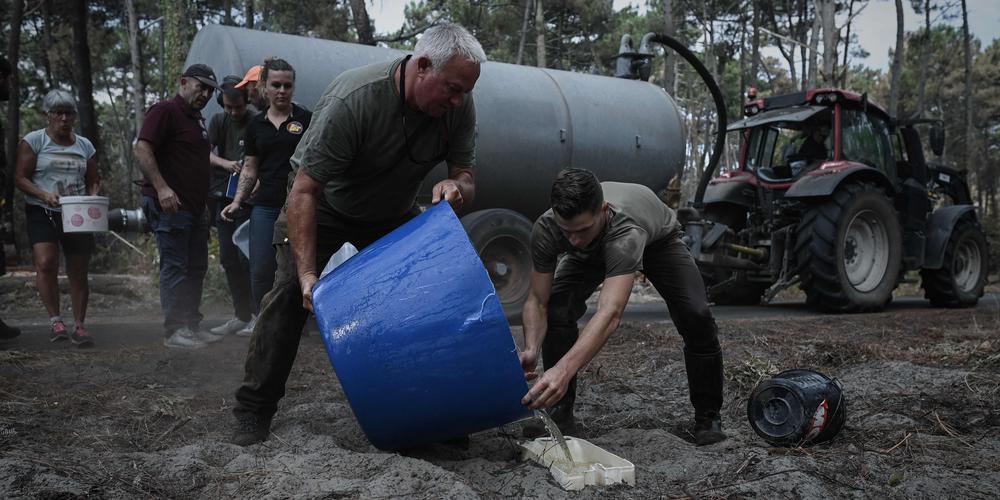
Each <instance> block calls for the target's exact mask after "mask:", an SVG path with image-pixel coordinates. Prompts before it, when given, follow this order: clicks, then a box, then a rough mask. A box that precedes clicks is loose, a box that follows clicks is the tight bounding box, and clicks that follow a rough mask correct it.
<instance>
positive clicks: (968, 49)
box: [897, 0, 979, 181]
mask: <svg viewBox="0 0 1000 500" xmlns="http://www.w3.org/2000/svg"><path fill="white" fill-rule="evenodd" d="M897 1H899V0H897ZM962 37H963V42H962V44H963V46H964V47H963V48H964V50H965V90H964V91H963V92H962V99H963V100H964V101H965V155H964V158H962V159H963V160H964V163H965V165H963V168H964V169H969V168H971V167H972V161H971V160H972V39H971V37H970V36H969V10H968V9H967V8H966V6H965V0H962ZM977 171H978V169H977ZM976 180H977V181H979V178H978V176H977V179H976Z"/></svg>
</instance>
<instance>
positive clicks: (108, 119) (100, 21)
mask: <svg viewBox="0 0 1000 500" xmlns="http://www.w3.org/2000/svg"><path fill="white" fill-rule="evenodd" d="M389 1H392V0H330V1H320V2H302V1H301V0H244V1H240V0H94V1H84V0H5V1H3V2H0V36H2V37H3V42H4V44H5V45H6V50H4V56H5V57H6V58H7V59H8V60H10V61H12V62H15V61H16V66H17V68H16V71H15V75H14V82H13V89H12V90H13V91H12V95H11V100H10V102H8V103H6V104H0V108H5V109H4V111H5V112H4V114H3V115H2V116H3V118H2V119H0V121H2V123H3V125H4V133H3V137H4V140H3V141H2V143H0V147H3V149H4V150H5V151H4V152H3V153H4V154H5V155H6V156H5V158H6V165H7V167H6V169H5V170H6V171H5V172H3V173H4V174H5V175H6V178H7V179H8V180H12V179H13V168H14V161H13V160H14V158H13V153H14V151H15V150H16V146H17V143H18V141H19V140H20V138H21V137H23V135H24V134H25V133H27V132H28V131H31V130H35V129H38V128H42V127H44V123H45V120H44V115H43V114H42V113H41V98H42V96H44V95H45V93H46V92H47V91H48V90H50V89H53V88H64V89H67V90H70V91H72V92H73V93H74V94H75V95H76V96H77V98H78V101H79V103H80V110H79V111H80V113H79V117H78V122H79V123H78V132H79V133H80V134H81V135H83V136H85V137H88V138H90V139H91V140H92V141H93V142H94V143H95V145H96V146H97V148H98V152H99V158H100V168H101V174H102V178H103V187H102V191H103V193H102V194H105V195H106V196H109V197H110V198H111V206H112V207H136V206H138V202H139V200H138V197H139V195H138V188H137V186H136V184H135V183H136V181H137V180H139V179H141V174H140V173H139V171H138V169H137V166H136V164H135V160H134V157H133V154H132V147H133V142H134V138H135V136H136V132H137V130H138V128H139V126H140V125H141V123H142V120H143V114H144V110H145V109H146V108H147V107H148V106H149V105H151V104H152V103H154V102H156V101H158V100H160V99H163V98H167V97H170V96H172V95H173V94H174V92H175V91H176V85H177V79H178V75H179V74H180V73H181V71H182V70H183V68H182V65H183V63H184V59H185V57H186V55H187V50H188V47H189V46H190V43H191V41H192V39H193V38H194V35H195V34H196V33H197V31H198V30H199V29H200V28H201V27H202V26H205V25H207V24H213V23H215V24H225V25H234V26H241V27H246V28H250V29H258V30H266V31H273V32H281V33H288V34H295V35H302V36H310V37H319V38H325V39H330V40H339V41H347V42H355V43H363V44H369V45H383V46H389V47H394V48H399V49H403V50H408V49H412V47H413V45H414V43H415V42H416V39H417V37H418V35H419V34H420V33H422V32H423V31H424V30H426V29H427V28H428V27H430V26H433V25H435V24H437V23H441V22H448V21H450V22H456V23H459V24H461V25H463V26H465V27H466V28H468V29H469V30H470V31H471V32H472V33H473V34H474V35H475V36H476V37H477V38H478V39H479V40H480V41H481V43H482V45H483V48H484V49H485V50H486V52H487V56H488V57H489V59H490V60H493V61H500V62H506V63H513V64H524V65H531V66H539V67H548V68H556V69H564V70H570V71H580V72H592V73H599V74H606V75H610V74H612V73H613V71H614V60H613V58H614V55H615V54H616V53H617V52H618V48H619V42H620V40H621V36H622V35H623V34H626V33H629V34H631V35H632V36H633V37H634V38H635V39H636V40H638V38H639V37H641V36H642V35H643V34H644V33H647V32H651V31H652V32H658V33H666V34H669V35H672V36H674V37H676V38H678V39H680V40H681V41H682V42H684V43H686V44H687V45H688V46H689V47H691V48H692V50H693V51H694V52H695V53H696V54H698V55H699V57H701V59H702V60H703V61H704V62H705V63H706V65H707V67H708V68H709V69H710V71H711V72H712V73H713V75H714V76H715V78H716V80H717V81H718V82H719V84H720V86H721V88H722V89H723V91H724V94H725V96H726V102H727V106H728V110H727V111H728V114H729V116H730V117H731V118H730V119H735V118H733V117H739V116H741V115H742V103H743V102H744V101H745V98H746V96H745V92H746V90H747V89H748V88H750V87H754V88H756V89H758V92H759V94H760V95H761V96H769V95H776V94H782V93H787V92H793V91H796V90H801V89H807V88H814V87H826V86H833V87H842V88H846V89H849V90H853V91H855V92H859V93H860V92H867V93H868V94H869V96H870V97H871V98H872V99H873V100H875V101H877V102H879V103H880V104H882V105H883V106H885V107H886V108H887V109H888V110H889V111H890V114H892V115H893V116H897V117H901V118H916V117H924V118H934V119H940V120H942V123H943V125H944V129H945V132H946V147H945V154H944V156H943V157H941V158H933V157H932V156H929V155H928V158H933V161H934V162H936V163H942V164H945V165H948V166H950V167H952V168H955V169H958V170H962V171H965V172H967V175H968V180H969V183H970V185H971V188H972V192H973V196H974V199H975V200H976V202H977V204H978V205H979V207H980V209H981V216H982V217H983V220H984V221H985V222H986V225H987V227H988V229H989V230H990V232H991V234H992V235H994V236H993V238H992V239H993V241H994V244H993V246H992V247H993V249H994V253H996V252H997V251H998V250H1000V244H998V243H997V241H996V238H995V235H996V234H998V233H1000V207H998V206H997V188H998V185H1000V178H998V177H1000V175H998V174H1000V38H994V39H993V40H991V41H990V42H989V43H988V44H987V45H985V46H984V44H983V43H982V42H981V41H980V40H979V39H977V38H976V37H974V36H972V35H971V34H970V32H969V28H968V26H969V23H968V19H969V17H970V16H983V15H993V16H996V15H1000V13H998V12H970V11H969V8H968V5H967V4H966V1H965V0H894V4H895V10H896V13H897V15H896V18H895V19H886V20H885V23H883V24H882V26H883V29H885V30H890V31H892V32H893V33H894V34H895V36H896V37H895V41H896V43H895V44H894V46H893V47H890V48H888V50H889V51H890V54H891V61H892V63H891V66H890V68H888V69H887V70H883V69H880V68H872V67H869V66H867V65H865V64H864V63H863V62H864V59H865V57H866V56H867V55H868V51H869V50H879V51H884V50H887V48H886V47H862V46H861V45H860V43H859V38H858V33H857V30H856V29H852V28H853V24H854V21H855V20H856V18H857V16H858V15H860V13H863V12H864V11H865V9H866V8H867V7H868V6H869V4H870V3H874V2H876V1H884V0H842V1H834V0H774V1H765V0H706V1H694V0H649V1H648V2H646V3H645V5H644V6H643V8H638V7H636V6H629V7H625V8H620V9H616V8H615V5H616V3H615V2H614V1H613V0H417V1H411V2H409V3H408V4H407V5H406V7H405V9H404V17H405V20H404V22H403V24H402V26H401V27H400V28H399V29H398V30H397V31H394V32H387V33H379V32H376V30H375V27H374V26H375V25H374V23H373V22H372V18H371V12H372V9H373V8H375V7H376V6H377V4H380V3H381V2H389ZM904 2H906V3H908V4H909V5H908V7H910V8H912V9H913V10H914V11H915V12H916V13H917V14H919V15H920V16H921V17H922V21H923V22H922V23H921V26H920V28H919V29H916V30H911V31H906V30H905V29H904V25H903V9H904ZM274 55H277V56H280V55H281V54H280V53H276V54H274ZM653 64H654V68H653V76H652V78H651V81H652V82H654V83H656V84H658V85H661V86H663V87H664V88H665V89H667V91H668V92H669V93H670V94H671V95H672V96H673V97H674V98H675V100H676V101H677V103H678V104H679V106H680V107H681V110H682V113H683V114H684V116H685V118H686V125H687V152H688V155H687V160H686V164H685V168H684V170H683V173H682V178H681V181H682V184H683V189H682V193H683V197H682V200H689V199H690V198H691V193H692V192H693V187H694V185H695V184H696V182H697V179H698V177H699V176H700V175H701V174H702V172H703V170H704V168H705V165H706V164H707V162H708V154H707V153H708V151H710V149H711V141H712V138H713V136H714V133H715V128H716V127H717V126H718V123H717V117H716V112H715V109H714V107H713V104H712V101H711V97H710V95H709V93H708V92H707V90H706V89H705V87H704V85H703V84H702V83H701V82H700V80H699V78H698V76H697V75H696V74H695V73H694V71H693V70H692V69H691V68H690V67H689V66H688V65H687V64H686V63H685V62H684V61H682V60H680V58H678V57H676V56H673V55H672V54H669V53H668V54H666V55H665V56H664V57H657V58H655V59H654V63H653ZM222 76H223V75H218V77H219V78H220V79H221V78H222ZM736 146H737V145H734V144H729V145H728V148H727V155H726V157H725V158H724V159H723V162H724V163H723V165H724V167H723V168H725V167H726V166H727V165H732V164H733V162H734V157H735V154H734V153H733V151H734V148H735V147H736ZM12 184H13V183H12V182H4V183H3V185H4V186H5V192H4V193H3V199H4V202H3V205H4V206H3V213H2V221H3V223H4V224H5V225H7V227H8V228H13V230H14V231H13V232H14V234H16V235H17V238H16V244H9V245H7V254H8V260H9V261H10V262H11V264H17V263H21V264H26V263H28V256H29V248H28V246H27V241H26V238H25V236H24V231H23V220H21V219H23V211H22V210H19V209H18V207H20V206H22V205H23V201H22V199H21V196H20V194H19V193H16V192H15V190H14V189H13V185H12ZM19 228H20V229H21V230H19ZM129 239H131V240H132V243H133V244H134V245H135V246H136V250H132V249H129V248H126V246H124V243H119V241H118V240H114V239H111V238H107V239H106V240H105V241H104V243H106V244H105V245H103V246H102V249H101V250H100V251H99V252H98V254H97V255H95V260H94V263H93V268H94V269H95V270H98V271H104V272H142V271H143V270H148V271H152V268H153V266H154V261H153V259H154V258H155V253H156V252H155V250H154V249H153V245H152V243H151V241H150V239H149V237H148V236H143V235H131V236H129ZM994 262H996V260H995V259H994ZM211 267H214V268H218V267H219V266H211ZM216 271H217V269H216ZM215 274H217V273H215ZM219 279H221V278H220V277H218V276H216V280H219ZM219 285H220V286H219V288H221V282H220V283H219ZM210 288H211V287H210Z"/></svg>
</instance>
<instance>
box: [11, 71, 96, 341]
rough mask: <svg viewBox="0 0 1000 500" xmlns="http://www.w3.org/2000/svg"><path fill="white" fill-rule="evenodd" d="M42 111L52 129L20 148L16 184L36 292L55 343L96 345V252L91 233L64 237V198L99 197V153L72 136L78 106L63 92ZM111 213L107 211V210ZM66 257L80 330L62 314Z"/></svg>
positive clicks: (49, 97) (27, 138) (54, 94)
mask: <svg viewBox="0 0 1000 500" xmlns="http://www.w3.org/2000/svg"><path fill="white" fill-rule="evenodd" d="M42 111H44V112H45V114H46V117H47V118H48V126H46V127H45V128H43V129H40V130H35V131H34V132H31V133H29V134H27V135H25V136H24V139H22V140H21V142H20V144H18V146H17V165H16V166H17V170H16V173H15V175H14V182H15V183H16V184H17V187H18V189H20V190H21V191H23V192H24V201H25V207H24V212H25V219H26V223H27V226H28V240H29V241H30V242H31V253H32V255H33V256H34V261H35V286H36V288H37V289H38V294H39V295H41V297H42V303H43V304H44V305H45V309H46V310H47V311H48V314H49V323H50V324H51V325H52V336H51V337H50V339H51V340H52V341H53V342H56V341H63V340H70V341H72V342H73V343H74V344H76V345H79V346H90V345H93V343H94V342H93V339H92V338H91V337H90V334H88V333H87V329H86V327H84V320H85V319H86V316H87V300H88V297H89V295H90V288H89V287H88V285H87V268H88V266H89V265H90V255H91V254H92V253H93V251H94V236H93V234H91V233H70V232H63V223H62V213H61V212H62V208H61V206H60V201H59V199H60V197H62V196H85V195H90V196H96V195H97V191H98V189H99V188H100V183H101V181H100V176H99V174H98V171H97V151H96V150H95V149H94V145H93V144H92V143H91V142H90V141H89V140H88V139H87V138H86V137H81V136H79V135H77V134H76V133H74V132H73V125H74V124H75V123H76V100H75V99H74V98H73V95H72V94H70V93H69V92H66V91H64V90H53V91H51V92H49V93H48V94H46V95H45V98H44V100H43V101H42ZM105 212H106V210H105ZM60 245H62V249H63V254H64V255H65V256H66V276H67V277H68V278H69V286H70V298H71V301H72V305H73V319H74V321H75V328H74V329H73V331H72V333H71V332H70V331H69V330H68V329H67V328H66V325H65V323H64V322H63V319H62V316H61V315H60V312H59V282H58V274H59V246H60Z"/></svg>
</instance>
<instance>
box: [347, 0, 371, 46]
mask: <svg viewBox="0 0 1000 500" xmlns="http://www.w3.org/2000/svg"><path fill="white" fill-rule="evenodd" d="M351 14H352V15H351V17H353V18H354V29H355V31H357V32H358V43H360V44H362V45H375V29H374V28H372V22H371V19H369V18H368V9H366V8H365V0H351Z"/></svg>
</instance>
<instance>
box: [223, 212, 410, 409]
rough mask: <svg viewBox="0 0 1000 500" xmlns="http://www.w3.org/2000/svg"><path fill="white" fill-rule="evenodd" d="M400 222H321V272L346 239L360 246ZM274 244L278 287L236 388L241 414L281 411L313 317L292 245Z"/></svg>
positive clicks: (266, 302) (268, 299)
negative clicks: (305, 300) (367, 224)
mask: <svg viewBox="0 0 1000 500" xmlns="http://www.w3.org/2000/svg"><path fill="white" fill-rule="evenodd" d="M401 223H402V221H400V222H398V223H394V224H389V225H381V226H370V227H355V226H350V225H344V226H343V227H337V228H327V227H324V226H319V227H317V235H316V270H317V272H319V271H321V270H322V269H323V267H324V266H326V263H327V261H328V260H330V257H331V256H332V255H333V254H334V252H336V251H337V250H339V249H340V247H341V246H342V245H343V244H344V243H346V242H348V241H349V242H351V244H353V245H354V246H355V247H357V248H358V249H359V250H360V249H362V248H364V247H366V246H368V245H370V244H371V243H373V242H374V241H375V240H377V239H379V238H381V237H382V236H384V235H385V234H388V233H389V232H390V231H392V229H395V228H396V227H398V226H399V224H401ZM275 249H276V261H277V271H276V272H275V274H274V286H273V287H272V288H271V291H270V292H268V293H267V294H266V295H264V299H263V300H262V301H261V307H260V314H259V315H258V317H257V324H256V326H254V329H253V333H252V334H251V335H250V345H249V347H248V349H247V358H246V363H245V368H244V369H245V371H244V376H243V385H242V386H240V388H239V389H237V390H236V406H235V407H234V408H233V413H234V414H236V415H237V416H240V415H246V414H251V415H255V416H258V417H271V416H272V415H274V413H275V412H276V411H277V409H278V401H279V400H280V399H281V398H282V397H284V395H285V382H287V380H288V375H289V373H291V371H292V364H293V363H294V362H295V355H296V354H297V353H298V350H299V340H300V339H301V338H302V327H303V326H305V324H306V320H307V319H308V317H309V311H307V310H306V309H304V308H303V307H302V289H301V287H300V286H299V275H298V272H296V270H295V259H294V257H293V256H292V250H291V248H290V247H289V245H288V244H287V243H282V244H276V245H275Z"/></svg>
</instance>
